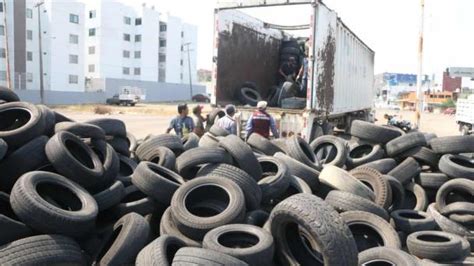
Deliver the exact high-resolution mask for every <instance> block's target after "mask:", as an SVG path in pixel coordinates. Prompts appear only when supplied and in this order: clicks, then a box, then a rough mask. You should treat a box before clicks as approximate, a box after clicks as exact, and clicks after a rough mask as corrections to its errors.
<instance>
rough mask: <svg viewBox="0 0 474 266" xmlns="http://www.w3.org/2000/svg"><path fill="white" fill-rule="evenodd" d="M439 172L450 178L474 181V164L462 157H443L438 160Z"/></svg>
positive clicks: (446, 155)
mask: <svg viewBox="0 0 474 266" xmlns="http://www.w3.org/2000/svg"><path fill="white" fill-rule="evenodd" d="M439 170H440V171H441V172H443V173H445V174H446V175H448V176H449V177H451V178H466V179H470V180H474V162H473V160H472V159H470V158H468V157H465V156H462V155H452V154H445V155H443V156H442V157H441V159H440V160H439Z"/></svg>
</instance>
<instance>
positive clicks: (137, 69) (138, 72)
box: [133, 67, 141, 76]
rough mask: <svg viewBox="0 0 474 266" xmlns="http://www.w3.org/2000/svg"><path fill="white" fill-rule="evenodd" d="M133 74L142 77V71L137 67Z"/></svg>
mask: <svg viewBox="0 0 474 266" xmlns="http://www.w3.org/2000/svg"><path fill="white" fill-rule="evenodd" d="M133 74H134V75H135V76H140V75H141V69H140V68H139V67H136V68H134V69H133Z"/></svg>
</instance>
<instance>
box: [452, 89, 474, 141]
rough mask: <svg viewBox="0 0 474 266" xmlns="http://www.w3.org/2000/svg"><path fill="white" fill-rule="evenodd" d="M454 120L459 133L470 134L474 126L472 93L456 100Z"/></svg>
mask: <svg viewBox="0 0 474 266" xmlns="http://www.w3.org/2000/svg"><path fill="white" fill-rule="evenodd" d="M456 122H457V123H458V125H459V132H460V133H461V135H471V134H472V130H473V127H474V95H469V96H468V97H467V98H466V99H458V101H457V102H456Z"/></svg>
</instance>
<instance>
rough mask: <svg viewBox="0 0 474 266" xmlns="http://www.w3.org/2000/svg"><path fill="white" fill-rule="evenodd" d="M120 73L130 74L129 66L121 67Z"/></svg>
mask: <svg viewBox="0 0 474 266" xmlns="http://www.w3.org/2000/svg"><path fill="white" fill-rule="evenodd" d="M122 74H124V75H130V68H129V67H124V68H122Z"/></svg>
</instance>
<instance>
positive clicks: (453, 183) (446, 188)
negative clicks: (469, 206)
mask: <svg viewBox="0 0 474 266" xmlns="http://www.w3.org/2000/svg"><path fill="white" fill-rule="evenodd" d="M453 192H463V193H465V194H466V195H470V196H471V197H472V196H473V195H474V181H472V180H469V179H461V178H457V179H453V180H450V181H448V182H446V183H444V184H443V185H442V186H441V187H440V188H439V190H438V192H437V193H436V206H437V207H438V209H439V210H443V208H444V207H446V205H447V198H448V196H449V195H450V194H451V193H453ZM466 201H468V199H466Z"/></svg>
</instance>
